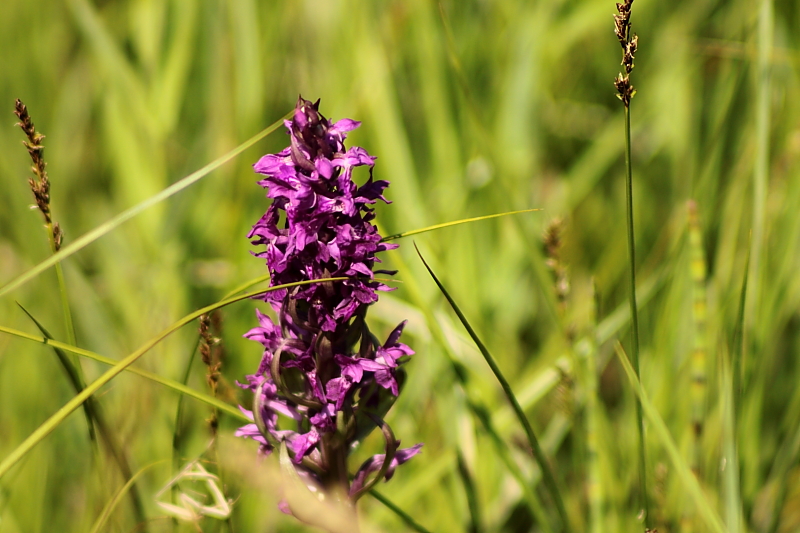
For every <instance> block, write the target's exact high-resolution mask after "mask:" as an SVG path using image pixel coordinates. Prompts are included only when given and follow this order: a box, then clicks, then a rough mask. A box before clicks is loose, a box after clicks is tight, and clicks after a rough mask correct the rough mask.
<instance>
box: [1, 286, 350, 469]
mask: <svg viewBox="0 0 800 533" xmlns="http://www.w3.org/2000/svg"><path fill="white" fill-rule="evenodd" d="M346 279H347V278H344V277H338V278H325V279H316V280H308V281H302V282H297V283H288V284H285V285H276V286H274V287H270V288H269V289H265V290H261V291H255V292H251V293H246V294H242V295H239V296H235V297H233V298H228V299H225V300H222V301H219V302H217V303H215V304H211V305H209V306H206V307H204V308H202V309H200V310H198V311H195V312H193V313H191V314H189V315H186V316H185V317H183V318H182V319H180V320H179V321H177V322H176V323H175V324H173V325H172V326H170V327H168V328H167V329H165V330H164V331H162V332H161V333H159V334H158V335H156V336H155V337H154V338H152V339H150V340H149V341H147V342H146V343H145V344H144V345H143V346H142V347H141V348H139V349H138V350H136V351H135V352H133V353H132V354H130V355H128V356H127V357H125V358H124V359H122V360H121V361H119V362H117V363H116V364H115V365H114V366H113V367H112V368H111V369H110V370H108V371H107V372H106V373H105V374H103V375H102V376H100V377H99V378H97V379H96V380H95V381H93V382H92V383H91V384H89V385H87V387H86V388H85V389H83V391H82V392H81V393H80V394H78V395H77V396H75V397H74V398H72V400H70V401H69V402H67V404H66V405H64V406H63V407H61V409H59V410H58V411H56V413H55V414H53V415H52V416H51V417H50V418H48V419H47V420H46V421H45V422H44V423H43V424H42V425H40V426H39V427H38V428H37V429H36V431H34V432H33V433H32V434H31V435H30V436H29V437H28V438H27V439H25V440H24V441H23V442H22V444H20V445H19V446H17V447H16V448H15V449H14V450H13V451H12V452H11V453H10V454H9V455H8V456H7V457H6V458H5V459H4V460H3V462H2V463H0V478H2V477H3V476H4V475H5V474H6V473H7V472H8V470H9V469H10V468H11V467H12V466H14V465H15V464H16V463H17V462H18V461H19V460H20V459H21V458H22V457H24V456H25V454H27V453H28V452H29V451H31V450H32V449H33V447H34V446H36V444H38V443H39V442H41V440H42V439H44V438H45V437H46V436H47V435H49V434H50V433H51V432H52V431H53V430H55V428H56V427H58V425H59V424H61V422H63V421H64V420H65V419H66V418H67V417H68V416H69V415H70V414H71V413H72V412H73V411H74V410H75V409H77V408H78V407H79V406H80V405H81V404H83V402H85V401H86V399H87V398H89V397H90V396H91V395H92V394H94V393H95V392H97V390H99V389H100V387H102V386H103V385H105V384H106V383H108V382H109V381H111V380H112V379H114V378H115V377H116V376H117V375H119V374H120V373H121V372H122V371H123V370H125V369H126V368H128V367H129V366H130V365H132V364H133V363H134V362H135V361H136V360H137V359H139V358H140V357H141V356H142V355H144V354H145V353H146V352H147V351H149V350H150V349H151V348H153V346H155V345H156V344H158V343H159V342H161V341H162V340H164V339H165V338H167V337H168V336H169V335H170V334H172V333H173V332H175V331H177V330H178V329H180V328H181V327H183V326H185V325H186V324H188V323H189V322H192V321H193V320H195V319H196V318H198V317H200V315H203V314H205V313H209V312H211V311H213V310H215V309H219V308H221V307H225V306H226V305H230V304H232V303H236V302H239V301H241V300H246V299H248V298H251V297H253V296H257V295H259V294H264V293H266V292H271V291H275V290H280V289H286V288H289V287H296V286H299V285H309V284H312V283H319V282H322V281H344V280H346ZM3 330H4V331H8V328H3ZM28 338H30V336H28ZM42 342H44V344H49V343H48V342H47V340H46V339H44V340H43V341H42ZM59 344H60V346H59V347H60V348H62V349H66V348H67V347H66V346H65V345H63V344H61V343H59ZM174 385H175V386H176V387H175V388H177V387H181V385H180V384H179V383H177V382H175V383H174ZM187 393H188V392H187ZM197 394H198V393H193V394H192V396H195V397H197V396H196V395H197ZM203 396H205V395H203ZM205 401H206V403H211V400H205ZM216 403H217V402H216V401H215V404H214V405H215V406H216ZM218 403H219V404H222V406H224V407H222V406H221V407H220V408H221V409H223V410H225V411H228V412H230V411H231V410H232V409H233V408H232V407H231V406H227V405H226V404H224V403H223V402H218Z"/></svg>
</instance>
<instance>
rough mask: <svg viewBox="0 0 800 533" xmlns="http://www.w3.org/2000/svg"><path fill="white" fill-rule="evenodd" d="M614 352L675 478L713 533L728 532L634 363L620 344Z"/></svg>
mask: <svg viewBox="0 0 800 533" xmlns="http://www.w3.org/2000/svg"><path fill="white" fill-rule="evenodd" d="M616 352H617V357H618V358H619V361H620V363H622V367H623V368H624V369H625V373H626V374H627V375H628V380H629V381H630V382H631V386H632V387H633V391H634V392H635V393H636V396H637V398H639V401H640V402H641V405H642V410H643V411H644V414H645V416H646V417H647V419H648V420H649V422H650V424H651V425H652V427H653V430H654V432H655V434H656V436H657V437H658V439H659V440H660V441H661V444H662V445H663V446H664V449H665V450H666V452H667V456H668V457H669V459H670V461H671V462H672V466H673V467H674V468H675V472H676V473H677V474H678V478H679V479H680V480H681V483H682V484H683V486H684V488H685V489H686V490H687V491H689V493H690V494H691V496H692V499H693V500H694V501H695V504H696V505H697V509H698V511H699V512H700V515H701V516H702V517H703V519H704V520H705V521H706V524H707V525H708V527H709V529H710V530H711V531H713V532H714V533H728V530H727V529H726V528H725V525H724V524H723V523H722V519H721V518H720V517H719V515H718V514H717V512H716V511H715V510H714V508H713V507H712V506H711V503H710V502H709V501H708V499H707V498H706V496H705V494H703V490H702V489H701V488H700V483H698V482H697V478H696V477H695V476H694V474H693V473H692V470H691V469H690V468H689V465H687V464H686V461H684V459H683V457H682V456H681V452H680V451H678V446H677V445H676V444H675V441H674V440H673V438H672V435H670V432H669V429H667V425H666V424H665V423H664V419H662V418H661V415H659V414H658V410H657V409H656V408H655V407H654V406H653V404H652V403H650V399H649V398H648V397H647V393H646V392H645V390H644V388H643V387H642V384H641V382H640V381H639V378H638V377H636V372H634V370H633V366H632V365H631V362H630V361H629V360H628V356H627V355H626V354H625V351H624V350H623V349H622V345H621V344H619V342H617V344H616ZM732 467H733V468H735V465H732Z"/></svg>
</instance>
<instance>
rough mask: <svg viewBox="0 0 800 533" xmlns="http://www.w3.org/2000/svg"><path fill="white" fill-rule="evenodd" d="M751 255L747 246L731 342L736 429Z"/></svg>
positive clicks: (740, 395) (742, 368) (741, 378)
mask: <svg viewBox="0 0 800 533" xmlns="http://www.w3.org/2000/svg"><path fill="white" fill-rule="evenodd" d="M751 235H752V234H751ZM751 253H752V248H751V247H750V246H748V247H747V260H746V261H745V263H744V275H743V276H742V290H741V291H740V292H739V311H738V312H737V314H736V326H735V328H734V330H733V342H731V346H732V351H733V357H732V360H731V372H732V373H733V419H734V422H735V423H736V426H737V427H738V425H739V424H738V420H739V419H738V416H739V406H740V405H741V401H742V380H743V378H744V363H745V361H744V316H745V309H746V306H747V280H748V279H749V277H750V276H749V275H750V254H751Z"/></svg>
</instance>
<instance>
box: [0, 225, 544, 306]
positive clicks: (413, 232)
mask: <svg viewBox="0 0 800 533" xmlns="http://www.w3.org/2000/svg"><path fill="white" fill-rule="evenodd" d="M534 211H541V209H522V210H520V211H507V212H505V213H495V214H494V215H485V216H482V217H474V218H463V219H461V220H454V221H453V222H444V223H442V224H435V225H433V226H428V227H427V228H421V229H415V230H411V231H406V232H403V233H395V234H394V235H389V236H387V237H384V238H383V239H381V242H386V241H393V240H396V239H402V238H403V237H410V236H411V235H418V234H420V233H425V232H428V231H434V230H437V229H442V228H447V227H450V226H458V225H459V224H466V223H468V222H478V221H480V220H488V219H490V218H498V217H504V216H506V215H516V214H518V213H532V212H534ZM1 295H2V294H0V296H1Z"/></svg>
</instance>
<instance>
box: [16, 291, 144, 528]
mask: <svg viewBox="0 0 800 533" xmlns="http://www.w3.org/2000/svg"><path fill="white" fill-rule="evenodd" d="M17 305H18V306H19V307H20V309H22V311H23V312H24V313H25V314H26V315H28V317H29V318H30V319H31V320H32V321H33V323H34V324H36V327H37V328H39V331H41V332H42V335H44V336H45V340H47V341H52V340H53V336H52V335H51V334H50V332H49V331H47V328H45V327H44V326H43V325H42V324H41V323H40V322H39V321H38V320H36V318H35V317H34V316H33V315H32V314H31V313H30V312H29V311H28V310H27V309H25V308H24V307H23V306H22V304H20V303H19V302H17ZM50 346H51V347H52V348H53V351H54V352H55V354H56V356H57V357H58V360H59V361H60V362H61V366H62V367H63V368H64V371H65V372H66V373H67V377H68V378H69V381H70V383H71V384H72V387H73V388H74V389H75V393H76V394H78V393H80V392H81V391H82V390H83V389H84V388H85V387H86V385H85V384H84V383H83V380H82V379H81V374H80V373H79V372H78V369H76V367H75V364H74V363H73V360H72V358H70V357H68V356H67V354H66V353H64V350H62V349H61V348H58V347H56V346H54V345H52V344H50ZM114 363H115V361H110V364H112V365H113V364H114ZM83 410H84V414H85V415H86V420H87V424H88V425H89V429H90V430H92V429H93V428H94V426H95V425H96V426H97V431H98V432H99V433H100V437H101V438H102V439H103V441H105V443H106V446H108V449H109V451H110V452H111V456H112V457H113V458H114V460H115V461H116V463H117V465H118V466H119V470H120V473H121V474H122V476H123V478H124V479H131V477H132V472H131V467H130V464H129V462H128V457H127V456H126V455H125V452H123V451H122V447H121V446H120V444H119V441H118V440H117V439H116V438H115V437H114V435H113V433H112V431H111V429H110V427H109V425H108V424H107V423H106V420H105V417H104V416H103V411H102V409H101V406H100V404H99V403H98V402H96V401H95V398H94V397H90V398H88V399H87V400H86V401H85V402H84V403H83ZM90 436H91V439H92V441H93V442H96V437H95V435H94V431H90ZM130 494H131V500H132V503H133V506H134V509H135V510H136V515H137V520H140V521H141V520H145V513H144V505H143V504H142V500H141V497H140V496H139V492H138V491H137V490H136V489H134V490H132V491H131V493H130Z"/></svg>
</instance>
